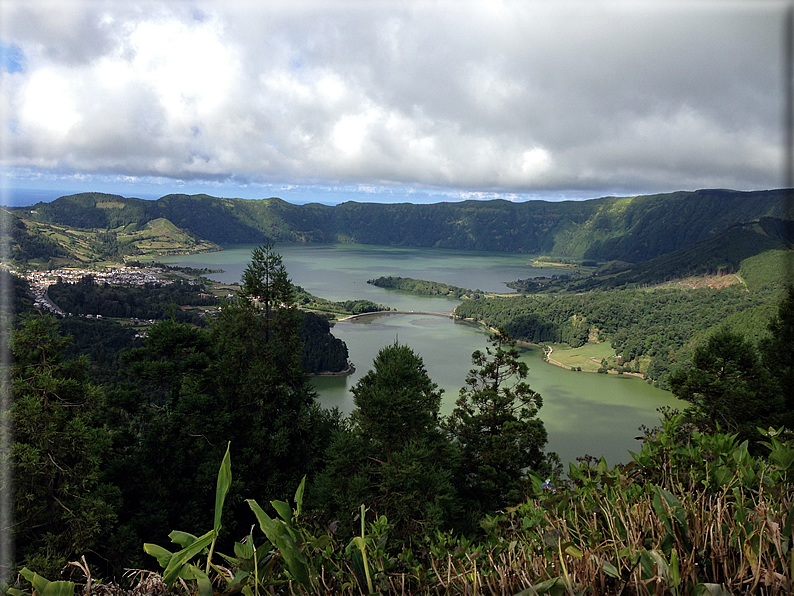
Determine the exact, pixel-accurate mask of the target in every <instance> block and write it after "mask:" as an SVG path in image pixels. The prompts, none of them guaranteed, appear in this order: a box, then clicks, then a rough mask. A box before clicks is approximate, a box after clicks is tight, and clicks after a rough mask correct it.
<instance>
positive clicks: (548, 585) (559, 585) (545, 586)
mask: <svg viewBox="0 0 794 596" xmlns="http://www.w3.org/2000/svg"><path fill="white" fill-rule="evenodd" d="M566 591H567V590H566V588H565V580H564V579H563V578H561V577H555V578H552V579H547V580H546V581H545V582H541V583H539V584H535V585H534V586H531V587H529V588H527V589H526V590H522V591H521V592H519V593H518V594H516V596H535V595H538V594H548V595H549V596H563V595H564V594H565V593H566Z"/></svg>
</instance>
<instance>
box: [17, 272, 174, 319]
mask: <svg viewBox="0 0 794 596" xmlns="http://www.w3.org/2000/svg"><path fill="white" fill-rule="evenodd" d="M11 273H12V274H13V275H16V276H17V277H21V278H23V279H26V280H27V281H28V283H29V284H30V291H31V292H32V293H33V300H34V306H35V307H36V308H38V309H42V310H48V311H50V312H53V313H55V314H57V315H60V316H67V313H64V312H63V310H61V309H60V308H59V307H58V305H57V304H55V303H54V302H53V301H52V300H50V299H49V297H48V296H47V289H48V288H49V287H50V286H51V285H52V284H55V283H58V282H59V281H61V282H64V283H69V284H76V283H77V282H79V281H80V280H81V279H83V278H84V277H86V276H88V275H90V276H92V277H93V278H94V280H95V281H96V282H97V283H101V284H112V285H127V286H142V285H144V284H148V283H159V284H163V285H168V284H172V283H173V281H172V280H170V279H165V278H163V277H162V273H163V269H162V268H161V267H128V266H126V265H120V266H118V267H108V268H105V269H76V268H71V267H70V268H63V269H54V270H52V271H15V270H13V269H12V270H11ZM86 316H87V317H93V316H96V317H97V318H101V317H102V315H86Z"/></svg>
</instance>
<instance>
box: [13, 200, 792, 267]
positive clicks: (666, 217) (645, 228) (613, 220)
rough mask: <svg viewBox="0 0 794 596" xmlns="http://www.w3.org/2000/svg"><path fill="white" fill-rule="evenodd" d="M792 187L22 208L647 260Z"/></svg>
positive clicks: (767, 205) (69, 217)
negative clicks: (422, 200) (535, 197)
mask: <svg viewBox="0 0 794 596" xmlns="http://www.w3.org/2000/svg"><path fill="white" fill-rule="evenodd" d="M784 194H785V191H783V190H769V191H752V192H739V191H732V190H698V191H693V192H684V191H681V192H674V193H667V194H657V195H644V196H636V197H604V198H600V199H591V200H586V201H563V202H554V203H553V202H545V201H528V202H524V203H511V202H509V201H504V200H492V201H464V202H460V203H435V204H430V205H414V204H407V203H403V204H374V203H356V202H347V203H342V204H340V205H336V206H326V205H319V204H307V205H293V204H290V203H287V202H286V201H283V200H281V199H278V198H269V199H262V200H247V199H225V198H218V197H212V196H209V195H180V194H170V195H166V196H164V197H162V198H160V199H158V200H156V201H146V200H143V199H136V198H126V197H122V196H118V195H109V194H102V193H82V194H77V195H70V196H65V197H60V198H59V199H56V200H55V201H53V202H51V203H38V204H36V205H34V206H33V207H32V208H31V207H25V208H19V209H14V210H12V212H13V213H14V214H15V215H17V216H18V217H19V218H20V219H21V220H22V221H23V222H24V223H25V225H26V227H27V228H28V229H31V228H32V227H33V226H34V224H35V225H43V224H49V225H57V226H67V227H69V228H73V229H80V230H126V229H128V227H130V226H134V229H141V228H142V227H143V226H145V225H146V224H147V223H149V222H151V221H153V220H157V219H165V220H168V221H169V222H171V223H173V225H174V226H176V227H177V228H179V229H181V230H182V231H184V232H185V233H186V234H188V235H189V236H190V237H192V238H193V239H195V240H196V241H199V239H200V240H201V241H204V242H207V243H214V244H217V245H223V244H235V243H259V242H262V240H263V238H269V239H271V240H273V241H275V242H318V243H354V244H380V245H391V246H417V247H439V248H449V249H459V250H482V251H494V252H510V253H522V254H549V255H556V256H563V257H570V258H575V259H589V260H596V261H602V262H604V261H614V260H620V261H625V262H627V263H641V262H644V261H648V260H650V259H653V258H656V257H659V256H662V255H665V254H669V253H671V252H674V251H676V250H680V249H683V248H685V247H687V246H691V245H693V244H695V243H697V242H701V241H704V240H707V239H709V238H712V237H714V236H716V235H718V234H720V233H722V232H725V231H726V230H728V229H730V228H731V227H732V226H737V225H740V224H747V223H750V222H757V221H759V220H761V219H762V218H767V217H772V218H782V217H784V212H785V208H784Z"/></svg>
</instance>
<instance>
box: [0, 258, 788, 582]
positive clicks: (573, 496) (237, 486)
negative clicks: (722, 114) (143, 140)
mask: <svg viewBox="0 0 794 596" xmlns="http://www.w3.org/2000/svg"><path fill="white" fill-rule="evenodd" d="M779 256H780V255H778V254H776V253H772V254H768V253H765V254H764V255H761V257H752V258H751V259H752V260H753V262H750V263H748V261H749V260H750V259H746V260H745V261H743V262H742V266H741V267H742V268H741V269H740V271H744V270H745V268H747V271H754V272H755V277H754V278H752V280H751V283H748V284H747V287H745V286H739V285H738V284H737V285H736V286H733V287H731V288H727V289H722V290H708V291H699V290H696V291H683V290H673V289H670V288H656V289H653V290H639V289H623V290H614V291H609V292H590V293H587V294H578V295H573V294H571V295H568V296H564V297H563V296H547V295H532V296H516V297H513V298H510V299H500V300H496V301H491V302H485V301H481V300H469V301H467V302H465V303H464V304H463V305H462V306H461V307H459V308H462V307H466V306H469V305H476V306H477V307H478V308H481V311H482V312H486V311H487V313H486V314H487V315H488V316H489V317H494V318H496V317H500V316H503V315H505V314H506V313H507V314H509V315H510V316H507V317H506V318H505V320H506V321H508V322H511V323H513V324H514V325H517V324H522V325H524V326H525V327H526V328H527V329H528V328H531V327H532V325H533V324H534V323H535V322H536V321H537V319H536V318H535V317H542V318H544V319H545V320H546V321H548V323H549V325H551V326H552V327H554V326H556V329H554V328H551V329H549V330H548V331H550V332H553V333H558V332H559V333H560V334H561V336H565V335H566V334H568V339H569V340H570V341H581V340H584V339H589V337H587V338H585V337H583V336H582V335H581V331H582V330H584V329H587V330H588V333H590V334H594V333H596V332H597V331H596V330H594V328H593V327H594V326H595V325H597V326H599V327H598V332H599V333H600V330H601V329H603V330H604V331H605V333H608V334H609V335H610V336H611V339H612V340H613V342H614V343H615V344H616V345H617V346H618V347H619V348H620V349H621V350H622V353H623V354H626V355H627V357H628V354H629V353H630V352H631V351H632V350H633V349H635V348H636V349H638V350H640V351H641V350H645V349H646V348H647V349H653V350H661V351H664V350H666V349H669V347H670V345H672V344H674V343H675V342H678V341H679V340H685V339H686V338H698V339H693V341H694V345H693V346H692V358H691V362H690V363H689V364H687V365H686V366H682V367H679V368H678V369H677V370H676V371H673V374H672V375H671V380H670V384H671V387H672V389H673V391H674V393H675V394H676V395H677V396H678V397H680V398H681V399H683V400H685V401H686V402H688V406H687V408H686V410H685V411H684V412H664V413H663V414H662V420H661V421H660V427H659V428H655V429H644V433H643V437H642V443H641V445H640V448H639V450H638V451H639V453H637V454H632V461H630V462H629V463H628V464H626V465H625V466H616V467H612V468H610V467H609V465H608V464H607V462H606V461H605V460H604V459H603V458H601V459H596V458H593V457H589V456H583V457H582V458H580V461H578V462H576V463H574V462H571V463H570V464H569V465H568V469H567V477H563V476H562V475H561V473H562V471H563V469H562V468H561V466H560V463H559V460H558V458H557V457H556V456H555V455H554V454H553V453H548V452H546V451H545V445H546V442H547V432H546V429H545V425H544V423H543V420H542V416H543V411H544V410H543V405H544V400H543V397H542V396H541V395H539V394H538V393H537V392H536V391H534V390H533V389H532V388H531V387H530V385H529V384H528V382H527V379H528V367H527V364H526V363H525V362H523V361H522V360H521V359H520V357H519V351H518V349H517V347H516V344H515V341H514V340H513V339H512V338H511V337H510V335H509V334H508V333H507V332H505V331H504V330H497V331H495V332H494V333H493V334H492V336H491V338H490V340H489V341H488V342H487V345H485V346H483V349H482V350H479V349H478V350H476V351H475V352H474V353H473V354H472V356H471V365H472V368H471V369H470V371H469V373H468V375H467V376H466V378H465V379H464V380H463V383H464V386H463V389H461V391H460V393H459V395H458V399H457V401H456V404H455V408H454V409H453V410H452V412H451V413H450V414H449V416H444V415H442V414H441V412H440V403H441V390H440V389H439V388H438V386H437V384H436V383H434V382H433V380H432V379H431V378H430V376H429V375H428V372H427V370H426V369H425V366H424V363H423V361H422V358H421V357H420V356H418V355H417V354H416V353H415V352H414V351H413V350H412V349H411V348H409V347H407V346H404V345H400V344H399V343H398V342H397V341H395V342H394V344H392V345H389V346H385V347H384V348H382V349H381V350H379V351H378V353H377V354H373V366H372V368H371V370H370V371H369V372H368V373H367V374H366V375H364V376H363V377H362V378H361V379H360V380H359V381H358V382H357V383H356V384H355V385H354V387H353V388H352V393H353V396H354V404H355V408H354V409H353V411H352V413H351V415H350V416H349V417H348V418H342V417H341V416H340V415H339V414H338V412H336V411H326V410H322V409H321V408H320V407H319V406H318V404H317V402H316V400H315V399H314V392H313V390H312V388H311V385H310V384H309V383H308V378H307V376H306V373H305V370H304V369H303V368H302V366H301V362H300V360H301V355H300V354H301V353H300V346H301V343H302V342H301V339H300V337H301V333H302V330H301V316H300V313H299V311H298V310H297V308H296V303H295V297H296V293H295V288H294V287H293V286H292V285H291V283H290V282H289V280H288V277H287V273H286V270H285V268H284V267H283V265H282V263H281V257H280V256H279V255H277V254H276V253H274V252H273V250H272V246H271V245H266V246H264V247H260V248H258V249H256V250H254V252H253V254H252V261H251V263H250V264H249V266H248V267H247V268H246V270H245V272H244V274H243V284H242V286H241V288H240V291H239V293H238V297H239V300H238V301H237V302H236V303H235V304H229V305H227V306H226V308H224V309H222V310H220V311H219V312H218V313H217V314H216V316H214V317H213V319H212V321H211V322H210V324H209V325H208V327H207V328H199V327H196V326H194V325H190V324H186V323H180V322H177V321H176V320H173V319H167V320H163V321H160V322H158V323H157V324H155V325H152V326H151V327H150V328H149V329H148V336H147V337H146V338H145V339H143V340H140V339H139V340H136V342H135V343H134V344H133V345H132V346H130V345H129V342H130V339H131V338H130V332H129V331H125V330H119V329H115V330H113V329H111V328H110V327H109V326H108V325H107V324H105V323H103V325H102V326H101V327H93V328H91V329H87V328H86V327H87V321H76V320H69V319H66V320H65V321H63V322H62V323H60V324H59V322H58V321H57V320H56V319H54V318H53V317H49V316H42V315H40V314H28V315H27V316H23V317H21V319H20V320H18V321H17V323H16V324H15V329H14V332H13V336H12V338H11V342H10V347H11V351H12V352H13V355H14V363H13V366H12V368H11V371H10V381H11V385H12V388H13V394H14V399H13V406H12V408H11V410H10V412H9V416H10V418H11V421H12V424H13V425H14V430H15V432H14V436H13V448H12V455H13V457H12V458H11V465H12V472H13V474H7V475H6V474H4V475H3V476H2V477H0V485H2V486H3V487H4V488H7V489H8V490H9V491H10V492H9V494H10V496H11V502H12V506H13V509H14V520H15V524H14V527H13V533H14V538H15V540H16V550H15V553H14V556H15V560H14V561H13V564H14V567H15V569H16V570H19V573H20V575H21V576H22V577H24V578H25V579H27V580H29V581H30V582H32V584H33V589H34V590H35V591H36V592H39V593H42V594H44V595H45V596H46V594H51V593H54V594H60V595H61V596H73V595H74V594H75V593H77V586H76V585H75V584H74V583H70V582H69V581H66V580H63V581H59V582H57V583H52V584H50V583H47V580H46V579H44V577H48V578H51V579H58V578H59V575H58V574H59V573H60V572H61V570H62V569H64V565H66V564H67V563H69V562H70V561H79V562H80V565H79V567H78V568H75V570H76V574H75V575H74V576H72V581H74V580H77V581H81V580H80V576H79V572H80V570H82V573H83V574H85V576H86V579H85V583H86V585H88V584H89V583H90V584H91V588H92V593H93V590H96V593H102V594H115V595H117V596H125V595H127V594H129V595H130V596H140V594H149V593H157V594H161V595H165V594H168V593H172V592H177V593H181V594H190V595H197V596H212V595H213V594H214V593H226V594H227V595H228V594H236V593H241V594H242V595H243V596H251V595H252V594H255V593H256V592H259V593H263V594H265V593H272V594H276V593H285V594H286V593H297V594H329V593H334V594H336V593H339V594H351V595H352V594H361V593H367V594H373V593H378V592H379V593H411V594H438V593H440V592H444V593H447V592H448V593H464V594H465V593H469V594H475V593H480V592H482V591H484V590H488V591H489V592H492V593H497V594H498V593H508V594H516V593H524V594H552V595H553V594H565V593H582V592H592V593H595V594H617V593H631V594H643V595H645V594H647V595H649V596H650V594H658V593H679V594H685V595H690V594H691V595H702V594H728V593H734V592H742V593H744V592H747V591H748V586H750V587H752V586H756V587H758V588H759V589H758V590H755V589H750V590H749V591H750V592H751V593H754V592H758V593H764V594H781V595H782V594H790V593H791V587H792V579H794V577H793V576H792V569H794V567H792V545H794V536H792V530H791V528H792V517H791V515H792V502H793V501H792V500H793V499H794V493H793V492H792V486H793V485H792V475H794V439H792V436H791V433H790V431H787V430H785V427H786V426H788V427H789V428H790V427H791V424H792V422H794V418H793V414H792V413H793V412H794V396H792V395H791V394H790V391H788V389H789V388H790V387H791V386H792V383H793V382H794V357H793V356H792V351H791V350H790V349H789V348H790V346H791V343H792V342H793V341H794V316H793V315H794V290H792V289H790V288H789V289H787V290H785V291H782V288H781V286H780V284H779V283H775V280H774V279H773V278H769V271H768V269H769V268H774V266H775V263H779V262H780V261H779V260H777V261H776V260H775V259H779ZM749 277H752V275H751V276H749ZM764 279H767V281H766V282H763V280H764ZM762 282H763V283H762ZM78 285H79V284H78ZM84 286H85V287H82V288H77V290H78V291H82V292H84V293H86V294H88V293H89V292H91V291H93V289H95V286H93V285H92V284H91V281H90V280H88V281H86V282H85V283H84ZM13 288H14V289H15V291H19V292H20V293H21V292H22V291H23V290H24V288H23V287H22V285H19V284H17V285H14V286H13ZM509 304H511V305H513V306H519V307H522V308H523V307H526V308H524V309H523V310H521V309H519V310H515V311H514V312H512V313H508V311H509V308H501V307H504V306H507V305H509ZM489 305H490V306H492V307H493V309H492V310H488V308H485V307H487V306H489ZM770 305H771V306H772V309H773V310H772V312H768V313H767V316H766V317H765V318H764V322H763V323H758V322H755V323H753V325H752V326H751V330H752V329H754V330H755V331H756V332H757V333H756V336H757V337H758V338H759V339H758V341H756V340H755V339H754V338H753V337H752V336H744V335H743V334H742V333H741V331H744V329H743V328H742V327H741V325H737V324H738V323H742V322H743V323H744V324H745V325H747V321H748V320H750V319H751V318H752V317H751V316H748V315H749V314H751V313H753V312H754V311H756V310H757V309H758V308H761V307H763V308H768V307H769V306H770ZM19 306H20V307H22V308H24V306H25V305H24V304H19ZM726 313H730V314H728V315H727V316H726ZM2 314H3V315H4V316H9V313H8V312H3V313H2ZM720 319H722V320H723V322H724V323H725V325H724V326H723V327H722V328H719V329H716V331H715V330H714V323H715V322H717V321H719V320H720ZM322 320H323V319H322V318H321V317H319V316H313V317H312V318H311V319H310V322H309V326H315V325H319V327H322V330H323V331H324V330H325V329H326V328H325V326H323V325H322ZM303 321H304V322H305V321H306V319H305V318H304V319H303ZM627 322H629V323H631V322H634V323H636V324H635V325H634V326H631V325H627ZM648 324H651V327H648ZM621 325H623V327H621ZM67 331H70V332H72V333H73V334H74V335H75V336H79V339H78V340H77V341H72V340H70V338H69V337H67V336H65V332H67ZM515 331H517V332H519V331H521V329H519V328H518V327H516V328H515ZM649 331H650V332H651V333H650V335H649ZM539 332H540V333H544V332H545V330H544V329H542V328H539ZM706 332H708V336H705V335H703V333H706ZM642 337H646V338H648V337H651V338H653V340H652V341H651V342H650V343H649V344H648V345H642V346H640V345H639V343H638V339H640V338H642ZM120 348H121V349H120ZM638 353H640V352H638ZM77 354H81V355H83V357H82V358H75V357H74V356H75V355H77ZM93 365H96V366H101V367H102V368H104V369H106V370H109V371H112V376H105V377H104V378H102V377H99V382H98V377H96V376H95V375H93V374H92V371H91V368H90V367H91V366H93ZM614 424H620V421H619V420H615V421H614ZM759 428H760V429H762V430H761V431H759ZM726 431H728V432H727V433H726ZM728 433H730V434H728ZM11 477H14V478H16V479H17V482H16V483H15V484H14V485H13V487H9V486H8V485H7V484H5V483H7V482H8V480H9V478H11ZM20 479H21V480H22V481H20ZM296 487H297V490H295V489H296ZM293 495H294V496H293ZM274 512H275V513H274ZM271 515H272V517H271ZM169 539H170V540H171V542H170V543H169V542H168V540H169ZM160 545H165V546H160ZM229 553H234V555H233V556H232V555H230V554H229ZM83 557H84V558H83ZM23 565H24V566H26V567H25V568H23ZM70 569H71V567H70ZM126 569H136V570H151V571H136V572H135V575H134V577H130V576H129V575H125V576H122V573H123V571H124V570H126ZM158 569H160V570H161V572H160V574H157V573H156V572H155V573H152V572H153V571H155V570H158ZM32 570H35V571H36V572H38V573H39V574H41V575H34V574H33V571H32ZM89 575H90V576H91V579H89V577H88V576H89ZM61 577H63V576H61ZM117 582H118V583H117ZM125 583H126V584H127V585H119V584H125ZM180 586H181V587H180ZM25 588H26V586H25V585H23V584H22V583H19V584H17V585H16V586H14V587H11V588H10V589H7V590H6V589H5V587H4V590H6V591H7V593H8V594H9V596H24V594H23V592H22V590H23V589H25ZM522 590H523V592H522Z"/></svg>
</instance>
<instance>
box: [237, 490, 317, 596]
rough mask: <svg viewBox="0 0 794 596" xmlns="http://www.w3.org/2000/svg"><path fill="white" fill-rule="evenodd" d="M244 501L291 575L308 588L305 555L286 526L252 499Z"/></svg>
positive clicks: (307, 569)
mask: <svg viewBox="0 0 794 596" xmlns="http://www.w3.org/2000/svg"><path fill="white" fill-rule="evenodd" d="M246 503H248V506H249V507H250V508H251V511H253V512H254V515H255V516H256V519H257V521H259V527H260V528H262V532H264V534H265V536H266V537H267V539H268V540H269V541H270V543H271V544H272V545H273V546H275V547H276V548H277V549H278V551H279V553H280V554H281V557H282V558H283V559H284V562H285V563H286V565H287V569H289V571H290V573H291V574H292V577H294V578H295V580H296V581H298V582H299V583H301V584H302V585H303V586H305V587H307V588H310V587H311V579H310V576H309V566H308V563H307V561H306V557H305V556H304V554H303V553H302V552H301V551H300V549H299V548H298V545H297V544H295V541H294V540H293V538H292V536H291V535H290V533H289V530H288V528H287V526H286V525H285V524H284V522H282V521H281V520H275V519H273V518H271V517H270V516H269V515H268V514H267V513H265V511H264V510H263V509H262V508H261V507H260V506H259V504H258V503H257V502H256V501H255V500H253V499H246Z"/></svg>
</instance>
